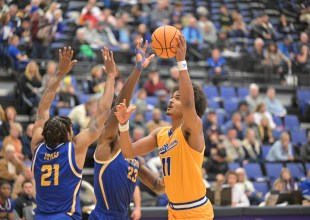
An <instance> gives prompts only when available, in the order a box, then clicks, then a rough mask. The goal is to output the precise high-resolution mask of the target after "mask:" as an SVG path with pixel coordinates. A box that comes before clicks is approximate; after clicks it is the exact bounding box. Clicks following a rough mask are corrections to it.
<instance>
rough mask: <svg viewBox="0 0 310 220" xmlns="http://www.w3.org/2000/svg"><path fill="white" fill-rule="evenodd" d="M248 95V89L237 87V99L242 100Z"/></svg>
mask: <svg viewBox="0 0 310 220" xmlns="http://www.w3.org/2000/svg"><path fill="white" fill-rule="evenodd" d="M248 94H249V88H248V87H238V97H239V98H240V99H244V98H245V97H246V96H247V95H248Z"/></svg>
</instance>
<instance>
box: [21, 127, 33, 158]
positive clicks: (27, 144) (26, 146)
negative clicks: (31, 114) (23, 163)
mask: <svg viewBox="0 0 310 220" xmlns="http://www.w3.org/2000/svg"><path fill="white" fill-rule="evenodd" d="M33 126H34V124H33V123H30V124H28V126H27V129H26V133H25V134H24V135H23V136H22V138H21V142H22V145H23V150H22V154H23V155H24V156H25V159H29V160H31V159H32V153H31V139H32V130H33Z"/></svg>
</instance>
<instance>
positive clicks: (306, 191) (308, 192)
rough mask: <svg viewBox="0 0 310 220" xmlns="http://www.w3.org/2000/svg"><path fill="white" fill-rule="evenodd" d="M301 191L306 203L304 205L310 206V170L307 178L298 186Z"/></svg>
mask: <svg viewBox="0 0 310 220" xmlns="http://www.w3.org/2000/svg"><path fill="white" fill-rule="evenodd" d="M298 188H299V190H300V191H301V192H302V195H303V198H304V201H303V204H305V205H309V204H310V170H308V172H307V178H306V179H305V180H303V181H301V182H299V186H298Z"/></svg>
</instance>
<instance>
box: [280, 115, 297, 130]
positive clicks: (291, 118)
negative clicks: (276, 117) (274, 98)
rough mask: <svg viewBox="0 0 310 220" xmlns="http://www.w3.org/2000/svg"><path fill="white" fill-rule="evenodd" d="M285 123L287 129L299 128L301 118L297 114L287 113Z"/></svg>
mask: <svg viewBox="0 0 310 220" xmlns="http://www.w3.org/2000/svg"><path fill="white" fill-rule="evenodd" d="M284 125H285V128H286V129H289V130H292V129H299V127H300V126H299V120H298V118H297V116H296V115H286V116H285V118H284Z"/></svg>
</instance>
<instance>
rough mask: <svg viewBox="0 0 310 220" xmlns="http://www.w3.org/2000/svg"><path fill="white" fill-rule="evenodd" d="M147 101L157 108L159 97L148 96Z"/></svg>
mask: <svg viewBox="0 0 310 220" xmlns="http://www.w3.org/2000/svg"><path fill="white" fill-rule="evenodd" d="M145 101H146V103H147V104H149V105H154V106H155V105H156V104H157V103H158V98H157V96H147V97H146V99H145Z"/></svg>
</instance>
